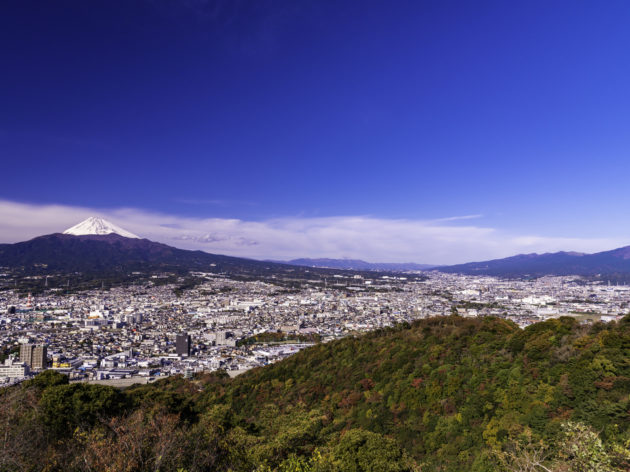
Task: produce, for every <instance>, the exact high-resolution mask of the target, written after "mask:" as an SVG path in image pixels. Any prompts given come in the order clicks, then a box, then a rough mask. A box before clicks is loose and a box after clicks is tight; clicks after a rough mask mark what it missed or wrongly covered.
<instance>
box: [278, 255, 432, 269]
mask: <svg viewBox="0 0 630 472" xmlns="http://www.w3.org/2000/svg"><path fill="white" fill-rule="evenodd" d="M278 262H280V261H278ZM282 262H283V263H284V264H291V265H297V266H305V267H320V268H329V269H341V270H376V271H388V272H404V271H410V270H428V269H431V268H433V267H435V266H434V265H429V264H416V263H414V262H401V263H397V262H366V261H362V260H360V259H326V258H321V259H308V258H302V259H293V260H290V261H282Z"/></svg>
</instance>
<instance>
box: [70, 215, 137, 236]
mask: <svg viewBox="0 0 630 472" xmlns="http://www.w3.org/2000/svg"><path fill="white" fill-rule="evenodd" d="M112 233H113V234H117V235H119V236H124V237H125V238H136V239H140V237H139V236H136V235H135V234H133V233H130V232H129V231H127V230H124V229H122V228H121V227H120V226H116V225H115V224H114V223H110V222H109V221H107V220H104V219H103V218H98V217H95V216H91V217H90V218H88V219H87V220H84V221H82V222H81V223H79V224H78V225H75V226H73V227H72V228H68V229H67V230H65V231H64V232H63V234H72V235H74V236H84V235H88V234H101V235H102V234H112Z"/></svg>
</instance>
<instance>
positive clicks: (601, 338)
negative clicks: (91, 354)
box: [0, 316, 630, 472]
mask: <svg viewBox="0 0 630 472" xmlns="http://www.w3.org/2000/svg"><path fill="white" fill-rule="evenodd" d="M63 381H64V378H62V377H61V376H59V375H58V374H54V373H46V374H43V375H40V376H39V377H37V378H36V379H35V380H34V381H31V382H29V383H25V384H24V385H23V386H21V387H18V388H13V389H8V390H7V391H5V392H4V393H3V395H4V398H3V402H2V407H1V408H0V409H1V411H2V415H1V417H0V421H1V424H2V425H3V427H5V425H6V429H5V431H7V434H6V435H3V437H2V438H0V441H3V442H4V443H3V444H2V445H1V446H0V454H2V457H0V470H18V469H23V470H28V467H29V465H30V466H31V467H32V468H33V469H37V470H39V469H41V464H51V466H50V467H49V469H48V470H129V471H132V470H134V471H135V470H138V471H144V470H147V471H148V470H163V471H166V470H178V469H181V470H185V471H189V472H192V471H197V470H213V471H229V470H231V471H254V470H256V471H271V470H279V471H303V472H304V471H306V472H308V471H321V472H323V471H373V472H376V471H383V472H385V471H412V470H422V471H477V472H481V471H501V470H531V471H534V470H544V469H542V468H540V467H538V466H536V465H535V464H536V463H539V464H541V465H544V467H546V468H547V469H549V470H553V471H558V472H559V471H564V470H566V471H568V470H589V471H590V470H593V471H595V470H598V471H621V470H628V469H629V468H630V453H629V452H628V446H630V416H629V415H630V401H629V395H630V317H628V316H627V317H625V318H624V319H623V320H621V321H620V322H617V323H609V324H601V323H599V324H595V325H592V326H580V325H578V324H577V323H576V322H575V320H574V319H572V318H560V319H557V320H551V321H547V322H544V323H539V324H535V325H532V326H530V327H528V328H526V329H525V330H521V329H519V328H518V327H517V326H516V325H514V324H513V323H511V322H508V321H505V320H501V319H494V318H482V319H463V318H461V317H458V316H450V317H443V318H433V319H427V320H421V321H418V322H415V323H413V324H412V325H401V326H398V327H396V328H393V329H385V330H380V331H376V332H373V333H369V334H366V335H363V336H360V337H356V338H346V339H343V340H339V341H335V342H331V343H327V344H319V345H316V346H314V347H312V348H310V349H307V350H304V351H302V352H300V353H298V354H296V355H294V356H292V357H290V358H288V359H286V360H285V361H283V362H279V363H277V364H275V365H272V366H268V367H265V368H259V369H255V370H252V371H249V372H247V373H245V374H243V375H241V376H239V377H237V378H236V379H232V380H230V379H228V378H227V376H225V375H223V376H221V375H206V376H204V377H202V378H197V379H195V380H194V381H186V380H184V379H181V378H171V379H168V380H165V381H161V382H159V383H157V384H153V385H147V386H139V387H135V388H132V389H129V390H126V391H124V392H120V391H117V390H114V389H112V388H108V387H100V386H94V385H85V384H72V385H64V384H63V383H64V382H63ZM56 383H59V384H58V385H55V384H56ZM25 438H28V440H26V439H25ZM18 465H19V467H18ZM527 467H529V468H527Z"/></svg>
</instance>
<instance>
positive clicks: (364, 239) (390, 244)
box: [0, 200, 627, 264]
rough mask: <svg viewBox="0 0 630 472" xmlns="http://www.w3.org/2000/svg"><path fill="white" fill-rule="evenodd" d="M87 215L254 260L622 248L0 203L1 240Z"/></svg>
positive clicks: (420, 223) (496, 235)
mask: <svg viewBox="0 0 630 472" xmlns="http://www.w3.org/2000/svg"><path fill="white" fill-rule="evenodd" d="M89 216H101V217H103V218H105V219H108V220H111V221H112V222H113V223H115V224H117V225H119V226H121V227H123V228H125V229H127V230H128V231H131V232H133V233H135V234H138V235H140V236H141V237H146V238H148V239H151V240H153V241H159V242H162V243H165V244H169V245H172V246H176V247H181V248H185V249H201V250H203V251H207V252H213V253H217V254H228V255H234V256H242V257H251V258H256V259H280V260H285V259H293V258H297V257H332V258H342V257H349V258H358V259H364V260H368V261H373V262H419V263H430V264H455V263H460V262H468V261H474V260H477V261H478V260H486V259H493V258H500V257H507V256H511V255H515V254H519V253H529V252H553V251H560V250H567V251H580V252H596V251H603V250H607V249H613V248H615V247H619V246H623V245H625V244H627V242H626V241H623V240H621V239H612V238H611V239H605V238H600V239H593V238H591V239H581V238H557V237H545V236H540V235H526V234H525V235H523V234H509V233H507V232H504V231H500V230H498V229H495V228H488V227H483V226H479V225H477V226H475V225H471V224H466V225H459V224H457V222H458V221H460V220H461V221H464V220H471V219H474V218H478V217H479V216H480V215H470V216H464V217H449V218H441V219H434V220H406V219H384V218H375V217H369V216H337V217H322V218H306V217H305V218H300V217H293V218H290V217H288V218H276V219H270V220H265V221H243V220H238V219H226V218H189V217H181V216H176V215H167V214H160V213H154V212H149V211H145V210H140V209H134V208H118V209H109V210H102V209H99V210H97V209H91V208H84V207H71V206H64V205H33V204H25V203H16V202H11V201H6V200H5V201H2V200H0V242H17V241H23V240H25V239H30V238H33V237H35V236H39V235H42V234H50V233H54V232H62V231H63V230H65V229H67V228H68V227H70V226H73V225H75V224H76V223H78V222H79V221H81V220H83V219H85V218H88V217H89Z"/></svg>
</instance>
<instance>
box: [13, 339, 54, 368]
mask: <svg viewBox="0 0 630 472" xmlns="http://www.w3.org/2000/svg"><path fill="white" fill-rule="evenodd" d="M20 361H21V362H25V363H26V364H27V365H28V366H29V367H30V368H31V369H33V370H43V369H45V368H46V367H48V348H47V346H46V345H45V344H22V345H20Z"/></svg>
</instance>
